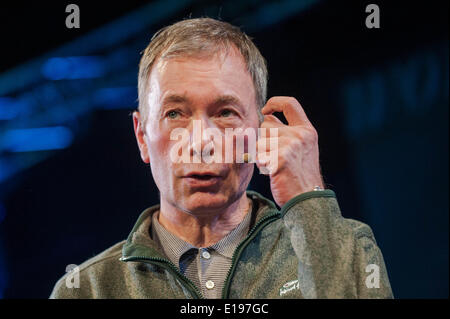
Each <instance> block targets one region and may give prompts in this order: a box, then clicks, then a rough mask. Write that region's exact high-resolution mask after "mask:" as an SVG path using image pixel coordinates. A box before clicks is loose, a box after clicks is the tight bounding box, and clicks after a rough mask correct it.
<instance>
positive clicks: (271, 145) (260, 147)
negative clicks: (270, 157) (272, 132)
mask: <svg viewBox="0 0 450 319" xmlns="http://www.w3.org/2000/svg"><path fill="white" fill-rule="evenodd" d="M256 147H257V149H256V150H257V152H258V153H260V152H270V151H275V150H276V149H277V148H278V137H269V138H259V139H258V141H257V142H256Z"/></svg>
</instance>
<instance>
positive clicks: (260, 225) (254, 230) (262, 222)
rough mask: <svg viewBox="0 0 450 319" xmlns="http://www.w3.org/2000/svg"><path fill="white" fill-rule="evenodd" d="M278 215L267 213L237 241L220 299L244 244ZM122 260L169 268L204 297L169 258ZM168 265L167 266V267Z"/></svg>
mask: <svg viewBox="0 0 450 319" xmlns="http://www.w3.org/2000/svg"><path fill="white" fill-rule="evenodd" d="M278 216H280V213H279V212H278V211H277V212H276V213H274V214H271V215H268V216H266V217H263V218H262V219H261V220H259V221H258V223H256V225H255V226H254V227H253V228H252V229H251V230H250V232H249V233H248V235H247V237H245V239H244V240H243V241H241V242H240V243H239V245H238V246H237V248H236V249H235V251H234V253H233V257H232V259H231V267H230V269H229V270H228V274H227V277H226V279H225V285H224V286H223V290H222V299H226V298H227V297H228V293H229V291H228V290H229V288H230V283H231V278H232V275H233V274H234V271H235V269H236V265H237V260H238V259H239V257H240V255H241V253H242V251H243V250H244V248H245V246H246V245H247V244H248V243H249V242H250V241H251V240H252V239H253V238H254V237H255V236H256V234H257V232H259V231H261V230H262V229H263V228H264V227H265V226H266V225H268V224H269V223H270V222H272V221H273V220H275V219H276V217H278ZM122 261H143V262H149V263H151V264H155V265H158V266H162V267H163V268H166V269H168V270H170V271H171V272H172V273H173V274H174V275H175V276H176V277H178V278H179V279H181V280H182V281H184V282H185V283H186V284H187V288H188V289H189V291H190V292H191V293H192V294H193V295H194V296H195V297H196V298H198V299H205V298H204V297H203V294H202V293H201V292H200V291H199V290H198V288H197V286H196V285H195V284H194V283H193V282H192V281H191V280H190V279H189V278H187V277H186V276H185V275H183V274H182V273H180V272H179V271H178V268H177V267H176V266H175V265H174V264H173V263H172V262H171V261H169V260H167V259H163V258H157V257H152V258H149V257H145V256H129V257H123V258H122ZM166 265H168V266H169V267H167V266H166Z"/></svg>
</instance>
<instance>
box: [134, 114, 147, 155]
mask: <svg viewBox="0 0 450 319" xmlns="http://www.w3.org/2000/svg"><path fill="white" fill-rule="evenodd" d="M133 126H134V135H136V141H137V144H138V146H139V151H140V153H141V158H142V161H144V163H147V164H149V163H150V155H149V154H148V145H147V142H146V141H145V127H144V125H143V123H142V121H141V115H140V114H139V112H138V111H135V112H133Z"/></svg>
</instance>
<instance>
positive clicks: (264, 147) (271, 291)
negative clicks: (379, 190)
mask: <svg viewBox="0 0 450 319" xmlns="http://www.w3.org/2000/svg"><path fill="white" fill-rule="evenodd" d="M266 86H267V69H266V64H265V60H264V58H263V57H262V56H261V54H260V52H259V51H258V49H257V48H256V47H255V45H254V44H253V43H252V41H251V40H250V39H249V38H248V37H247V36H246V35H245V34H244V33H242V32H241V31H240V30H239V29H238V28H236V27H234V26H231V25H230V24H228V23H225V22H221V21H216V20H213V19H209V18H201V19H188V20H184V21H181V22H178V23H176V24H174V25H171V26H169V27H166V28H164V29H162V30H160V31H159V32H157V33H156V34H155V36H154V37H153V38H152V41H151V42H150V44H149V46H148V47H147V48H146V50H145V51H144V53H143V56H142V59H141V62H140V68H139V111H137V112H135V113H134V114H133V123H134V130H135V134H136V139H137V143H138V146H139V150H140V155H141V158H142V160H143V161H144V162H145V163H149V164H150V168H151V171H152V175H153V178H154V181H155V183H156V185H157V187H158V189H159V191H160V204H159V205H157V206H153V207H151V208H149V209H147V210H145V211H144V212H143V213H142V214H141V216H140V217H139V219H138V221H137V222H136V224H135V226H134V228H133V229H132V231H131V233H130V235H129V237H128V239H127V240H126V241H122V242H120V243H118V244H116V245H114V246H113V247H111V248H109V249H107V250H106V251H104V252H102V253H101V254H99V255H98V256H96V257H94V258H92V259H90V260H88V261H86V262H85V263H83V264H82V265H80V266H79V268H78V271H79V272H77V273H71V274H68V275H66V276H65V277H63V278H61V279H60V280H59V281H58V283H57V284H56V286H55V288H54V290H53V292H52V295H51V297H52V298H391V297H392V291H391V288H390V284H389V280H388V276H387V272H386V268H385V265H384V261H383V257H382V255H381V252H380V250H379V248H378V247H377V244H376V242H375V239H374V236H373V234H372V232H371V230H370V228H369V227H368V226H367V225H365V224H362V223H360V222H357V221H354V220H350V219H344V218H343V217H342V216H341V212H340V210H339V206H338V203H337V201H336V197H335V194H334V192H333V191H332V190H325V189H324V183H323V179H322V176H321V173H320V166H319V150H318V135H317V132H316V130H315V129H314V127H313V126H312V124H311V123H310V121H309V120H308V118H307V116H306V114H305V112H304V111H303V109H302V107H301V105H300V104H299V103H298V101H297V100H295V99H294V98H292V97H273V98H271V99H269V100H268V101H267V103H266ZM274 112H283V114H284V116H285V118H286V119H287V121H288V125H285V124H283V123H282V122H281V121H279V120H278V119H277V118H276V117H275V116H274V115H272V113H274ZM239 129H242V130H245V132H247V133H249V132H250V133H251V132H252V131H253V132H256V131H259V133H258V138H257V140H256V141H255V140H252V138H251V136H252V134H248V135H247V136H246V137H245V139H244V144H243V145H244V146H242V145H241V147H240V148H239V147H238V144H239V142H238V140H239V138H240V137H242V134H241V133H242V131H239ZM208 130H210V131H208ZM227 130H228V131H227ZM229 130H235V132H238V133H236V134H234V135H231V137H230V135H227V132H229ZM261 130H265V131H264V132H261ZM207 131H208V132H212V131H213V132H216V133H217V132H219V133H218V136H219V139H215V138H212V137H213V135H210V134H206V132H207ZM174 132H178V133H180V132H181V133H180V134H181V135H182V136H184V137H187V138H184V139H183V138H182V139H181V141H179V139H178V138H174V137H177V136H179V135H177V134H174ZM239 132H240V133H239ZM183 134H184V135H183ZM215 136H216V137H217V134H216V135H215ZM255 136H256V133H255ZM221 138H224V139H225V144H226V143H227V142H228V143H229V142H230V140H231V142H232V143H231V146H232V147H231V157H232V161H226V160H224V158H225V157H226V156H227V155H230V149H228V153H227V149H226V147H225V150H224V144H222V142H220V139H221ZM207 145H209V146H210V147H209V148H207V147H206V146H207ZM228 145H230V144H228ZM205 149H207V151H205ZM255 149H256V151H255ZM222 151H224V152H225V154H223V152H222ZM180 154H181V155H183V156H186V154H187V158H188V161H184V160H180V159H181V157H180ZM218 154H219V156H217V155H218ZM274 154H275V157H274V156H273V155H274ZM211 156H215V161H207V158H208V157H211ZM184 158H185V159H186V157H184ZM253 163H256V165H257V167H258V169H259V170H260V171H261V172H263V173H265V174H269V176H270V187H271V191H272V194H273V197H274V199H275V201H276V203H277V204H278V206H279V207H281V210H278V209H277V207H276V205H275V204H274V203H273V202H271V201H269V200H267V199H266V198H264V197H262V196H261V195H259V194H258V193H256V192H252V191H246V189H247V186H248V184H249V182H250V179H251V177H252V175H253V172H254V166H255V165H254V164H253ZM70 276H72V277H73V276H79V288H76V287H73V286H74V285H70V284H67V282H68V281H70V280H72V279H71V278H70Z"/></svg>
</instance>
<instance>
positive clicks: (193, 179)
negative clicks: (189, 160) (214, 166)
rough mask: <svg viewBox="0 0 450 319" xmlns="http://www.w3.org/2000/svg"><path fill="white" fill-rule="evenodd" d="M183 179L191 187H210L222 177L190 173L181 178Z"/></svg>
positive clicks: (211, 174) (206, 173) (212, 174)
mask: <svg viewBox="0 0 450 319" xmlns="http://www.w3.org/2000/svg"><path fill="white" fill-rule="evenodd" d="M183 179H185V180H186V182H187V183H188V184H189V185H190V186H191V187H210V186H214V185H216V184H218V183H219V182H220V181H221V180H222V177H221V176H220V175H218V174H215V173H212V172H192V173H189V174H187V175H185V176H183Z"/></svg>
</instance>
